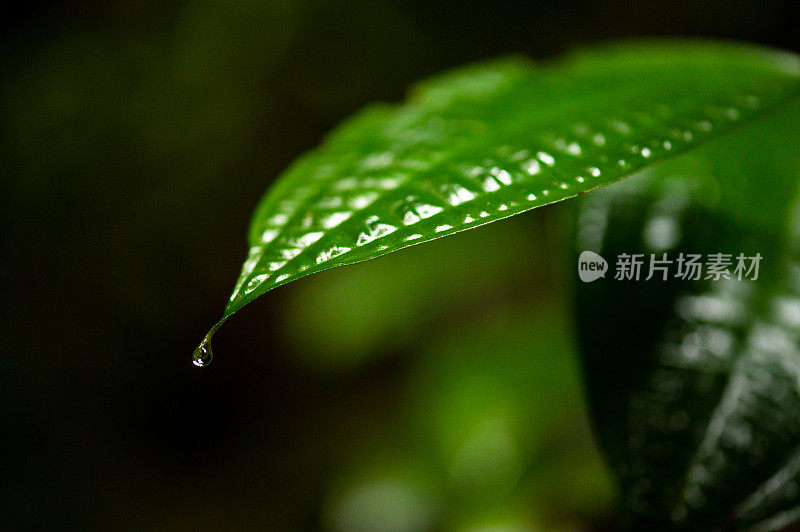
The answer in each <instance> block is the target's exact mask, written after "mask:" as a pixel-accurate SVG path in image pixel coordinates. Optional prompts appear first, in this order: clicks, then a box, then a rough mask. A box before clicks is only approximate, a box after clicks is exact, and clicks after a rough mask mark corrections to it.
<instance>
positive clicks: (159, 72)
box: [0, 0, 800, 529]
mask: <svg viewBox="0 0 800 532" xmlns="http://www.w3.org/2000/svg"><path fill="white" fill-rule="evenodd" d="M793 3H794V2H789V1H787V2H773V3H768V2H764V1H763V0H745V1H730V0H695V1H686V2H653V1H638V2H618V1H617V2H615V1H607V0H602V1H576V0H566V1H560V2H552V3H547V2H518V1H507V2H506V1H502V0H492V1H491V2H489V1H487V2H478V1H473V2H468V3H466V2H461V3H451V2H438V1H435V0H425V1H415V2H400V1H390V0H363V1H361V0H336V1H328V0H321V1H311V0H308V1H303V0H299V1H296V2H287V3H282V2H257V1H255V0H243V1H237V2H199V3H195V2H170V1H143V2H117V1H93V2H90V1H86V2H26V3H20V4H18V5H17V6H16V10H13V11H10V12H8V13H6V14H5V15H4V17H3V20H2V26H3V32H2V38H1V39H0V42H1V43H2V45H1V46H2V49H1V51H0V162H2V173H3V177H2V185H0V194H1V195H0V228H2V232H0V235H1V238H0V244H1V245H2V254H3V255H2V263H1V265H0V275H1V276H2V280H3V290H2V293H3V296H4V299H5V301H4V304H3V309H2V336H0V338H2V341H0V345H2V355H1V356H0V404H1V405H2V406H0V431H1V432H0V438H2V439H1V440H0V441H2V444H3V446H4V447H5V450H4V451H3V453H2V460H0V486H1V487H0V501H2V502H1V503H0V504H2V508H0V521H2V522H3V523H4V524H5V525H11V526H10V527H11V528H26V529H30V528H37V527H41V528H48V529H53V528H56V529H62V528H79V529H198V528H203V529H205V528H208V529H251V528H258V529H298V528H301V529H315V528H318V527H320V526H323V527H326V528H333V529H336V528H343V527H344V528H346V527H345V526H344V525H343V524H342V523H344V524H347V523H349V525H348V526H349V527H350V528H351V529H357V525H358V522H360V521H358V519H362V521H363V523H362V525H363V526H364V527H366V528H367V529H368V528H370V527H373V528H374V527H375V526H378V525H377V524H376V523H379V521H370V520H369V519H373V518H374V519H379V517H374V516H375V515H378V516H379V515H384V514H385V515H389V516H392V515H394V514H392V513H391V512H392V511H395V510H396V509H392V508H390V509H389V510H386V508H385V507H380V504H384V503H385V502H386V501H385V499H382V498H381V496H380V493H384V495H385V494H386V493H396V492H392V491H391V490H389V491H384V492H380V490H378V492H379V495H377V496H375V497H373V498H370V496H369V495H367V496H365V497H362V498H361V499H359V498H358V497H357V496H353V497H355V498H353V497H351V499H348V498H347V497H348V495H347V494H348V493H350V494H351V495H352V492H348V489H349V487H352V486H358V485H359V482H361V481H362V480H363V478H372V479H375V478H392V479H398V478H399V479H401V480H403V481H404V482H405V481H407V483H406V484H401V487H402V486H406V487H408V486H411V487H410V488H408V489H409V491H408V492H403V493H405V494H406V495H408V496H409V497H410V499H409V501H410V502H408V504H405V505H403V504H401V505H400V506H401V507H402V508H401V509H400V510H397V511H401V513H402V512H406V514H407V515H406V514H404V515H406V517H407V518H409V519H411V518H414V516H416V518H419V522H417V521H414V520H413V519H412V520H411V521H409V522H407V523H406V524H407V525H408V527H409V528H413V526H412V525H415V523H416V524H420V523H422V524H421V525H420V526H418V527H417V528H418V529H425V528H429V527H445V528H447V527H450V528H452V527H458V526H466V525H467V524H470V523H473V521H475V522H478V521H480V523H486V522H488V521H487V519H488V520H492V519H493V520H496V521H497V522H498V523H500V522H503V523H505V522H506V521H504V520H507V521H508V523H511V524H517V525H519V526H527V527H533V526H542V527H550V526H556V525H558V526H565V525H569V526H573V527H580V528H590V529H601V528H609V527H613V526H614V524H615V523H616V510H615V506H614V492H613V487H612V486H611V484H610V481H609V477H608V473H607V472H606V471H605V469H604V467H603V465H602V462H601V461H600V459H599V457H598V456H597V453H596V451H595V450H594V449H593V446H592V443H591V437H590V435H589V432H588V429H587V421H586V415H585V411H584V407H583V405H582V401H581V393H582V392H581V390H580V382H579V378H578V375H579V373H578V369H577V366H578V365H577V362H576V358H575V356H574V351H573V350H572V347H571V345H566V344H570V343H571V342H570V341H569V340H568V337H569V335H570V333H569V331H568V329H567V328H565V327H566V326H565V325H563V324H561V322H560V321H559V323H557V324H550V322H547V321H546V318H547V317H542V315H541V314H542V311H541V308H542V307H543V306H544V304H545V303H550V304H553V305H557V304H558V302H559V301H561V300H563V299H564V298H565V294H564V292H563V290H562V289H561V288H559V286H560V285H559V283H558V282H555V281H554V279H557V278H558V277H559V274H558V273H557V263H556V261H555V259H554V258H553V253H551V252H550V245H549V244H548V238H544V239H542V238H539V235H541V234H542V233H544V234H547V233H548V231H552V232H557V229H554V227H556V226H557V225H558V224H557V223H555V222H554V221H553V218H555V217H557V216H555V215H544V214H536V215H535V216H534V215H525V216H522V217H519V218H520V219H519V220H512V221H509V222H506V223H504V224H496V225H502V226H503V227H501V228H500V229H499V230H498V229H495V228H493V227H490V228H485V229H481V230H477V231H473V232H470V233H475V234H474V235H473V234H465V235H461V236H459V237H456V238H453V239H446V241H441V242H436V243H433V244H431V245H430V246H423V247H421V248H420V249H419V250H417V249H414V250H409V251H405V252H401V253H399V254H397V255H392V256H389V257H387V258H384V259H381V260H378V261H375V263H374V265H371V264H366V265H359V266H355V267H352V268H346V269H343V270H341V271H340V272H337V271H334V272H327V273H324V274H321V275H319V276H316V277H315V278H313V279H309V280H303V281H300V282H298V283H295V284H293V285H292V286H289V287H287V288H282V289H280V290H277V291H276V292H274V293H272V294H269V295H267V296H266V297H264V298H262V300H260V301H259V302H257V303H255V304H253V305H251V306H250V307H248V309H247V310H246V311H244V312H242V313H241V315H240V316H238V317H236V318H234V319H232V320H231V321H230V322H229V324H228V325H226V326H225V328H223V329H222V331H221V332H220V333H219V334H218V336H217V338H216V340H215V346H214V347H215V351H216V353H217V359H216V360H215V362H214V364H213V365H212V366H211V367H210V368H204V369H198V368H195V367H193V366H192V365H191V363H190V355H191V352H192V350H193V348H194V346H195V345H196V343H197V341H198V340H199V339H200V338H201V337H202V336H203V334H204V333H205V332H206V330H207V328H208V327H209V326H210V325H211V324H212V323H213V322H214V321H215V320H216V318H217V317H218V316H219V315H220V313H221V311H222V308H223V306H224V303H225V301H226V299H227V296H228V294H229V291H230V289H231V288H232V286H233V283H234V281H235V278H236V276H237V274H238V271H239V267H240V264H241V260H242V259H243V257H244V253H245V250H246V249H245V248H246V245H245V234H246V228H247V224H248V221H249V216H250V213H251V212H252V210H253V208H254V206H255V204H256V202H257V201H258V199H259V197H260V196H261V194H262V193H263V192H264V190H266V188H267V186H268V185H269V184H270V183H271V182H272V181H273V179H275V177H276V176H277V175H278V174H279V173H280V171H281V170H282V169H283V168H285V167H286V165H287V164H288V163H289V162H290V161H291V160H292V159H294V158H295V157H297V156H298V155H299V154H301V153H302V152H304V151H305V150H307V149H309V148H311V147H313V146H314V145H315V144H316V143H318V142H319V140H320V139H321V137H322V135H323V134H324V133H325V132H326V131H328V130H329V129H330V128H331V127H333V126H334V125H335V124H336V123H337V122H338V121H340V120H341V119H342V118H344V117H346V116H347V115H349V114H350V113H352V112H354V111H355V110H357V109H358V108H360V107H361V106H363V105H364V104H366V103H368V102H371V101H375V100H384V101H397V100H400V99H401V98H402V96H403V94H404V90H405V88H406V87H407V86H408V85H409V84H410V83H411V82H413V81H415V80H417V79H419V78H421V77H424V76H426V75H430V74H433V73H436V72H438V71H440V70H442V69H444V68H448V67H452V66H456V65H460V64H463V63H467V62H471V61H475V60H478V59H481V58H487V57H492V56H496V55H502V54H507V53H514V52H518V53H524V54H527V55H530V56H532V57H535V58H542V59H546V58H549V57H552V56H555V55H558V54H559V53H561V52H563V51H565V50H568V49H570V48H571V47H573V46H575V45H576V44H580V43H587V42H591V41H596V40H605V39H611V38H618V37H640V36H668V35H696V36H715V37H725V38H735V39H740V40H748V41H754V42H759V43H764V44H768V45H774V46H778V47H782V48H786V49H790V50H795V51H797V50H800V32H798V30H797V28H798V27H800V18H798V16H797V15H796V13H795V12H794V11H793V10H792V9H791V8H792V5H793ZM534 237H536V238H534ZM553 238H554V239H557V237H553ZM449 240H452V241H453V242H449ZM425 248H430V249H429V250H426V249H425ZM453 256H468V257H471V258H470V259H465V260H463V261H460V262H459V263H458V264H457V265H454V261H453V260H451V258H452V257H453ZM562 310H563V309H562ZM563 313H564V314H565V315H566V313H567V312H566V311H564V312H563ZM546 314H548V315H549V314H550V313H546ZM556 314H558V313H556ZM537 316H538V318H537ZM539 318H541V319H543V320H545V322H544V323H546V324H549V325H552V327H550V328H549V329H548V330H549V331H550V332H551V333H552V334H551V335H550V336H552V338H551V337H550V336H548V335H547V334H546V332H547V331H546V330H545V329H547V327H549V325H547V327H546V326H545V325H541V324H538V325H537V324H532V321H536V323H539V321H541V320H540V319H539ZM537 320H539V321H537ZM563 321H566V320H563ZM553 331H556V332H553ZM534 338H536V340H535V341H534V340H533V339H534ZM542 338H544V339H542ZM564 338H567V340H565V339H564ZM498 344H502V345H503V346H505V347H504V348H502V349H500V348H496V347H495V346H497V345H498ZM509 346H510V347H509ZM554 346H555V347H554ZM531 352H533V353H544V354H543V355H541V356H539V357H538V358H537V356H531V355H530V353H531ZM529 359H532V360H535V361H536V362H535V363H531V364H528V361H529ZM493 364H495V365H493ZM526 364H527V365H526ZM509 367H510V368H512V369H511V370H510V371H508V368H509ZM464 368H467V369H464ZM469 371H471V373H469V374H468V375H465V374H464V372H469ZM504 379H505V380H504ZM495 388H498V389H500V390H501V392H500V393H499V395H502V394H503V393H506V392H507V391H508V390H509V389H511V390H512V391H513V393H511V392H509V394H508V397H506V398H505V399H506V402H505V403H503V406H502V408H501V407H499V406H497V405H494V404H488V403H487V404H486V405H484V406H482V407H480V408H478V410H480V411H481V412H484V411H485V412H491V413H493V414H492V415H495V417H492V416H490V415H489V414H487V416H488V417H487V418H486V419H492V420H495V421H497V420H498V419H499V420H504V421H502V423H501V422H498V423H500V424H499V425H497V424H494V425H492V424H489V425H486V424H485V423H484V421H485V420H483V421H481V420H478V419H477V418H474V416H473V417H470V416H472V413H471V412H472V411H474V410H475V409H474V408H472V407H473V406H474V404H473V403H472V402H471V401H473V400H475V401H477V400H479V399H478V398H482V397H484V396H486V395H487V393H488V395H492V394H491V392H487V390H489V391H491V390H494V389H495ZM532 390H535V391H532ZM451 392H452V393H451ZM448 394H449V395H448ZM480 400H483V399H480ZM481 404H483V403H481ZM519 404H524V405H525V408H522V409H520V408H518V405H519ZM442 405H444V406H442ZM464 405H470V406H469V408H467V407H465V406H464ZM509 405H511V406H509ZM565 405H566V406H565ZM461 407H463V408H464V411H463V412H462V411H461V410H459V408H461ZM483 407H485V408H484V410H481V408H483ZM559 408H561V409H562V410H559ZM497 412H501V413H502V415H500V414H497ZM542 412H556V413H551V414H542ZM481 419H483V418H481ZM508 420H516V421H513V422H512V421H508ZM505 422H508V423H509V425H508V426H506V425H503V423H505ZM482 423H484V424H482ZM487 426H488V427H490V428H489V429H486V430H484V432H480V431H481V430H483V429H481V427H484V428H485V427H487ZM519 426H524V427H525V428H524V429H519V428H518V427H519ZM464 427H466V428H464ZM476 427H477V428H476ZM498 427H499V428H498ZM503 427H505V428H508V427H512V429H513V430H511V429H509V430H511V434H512V437H510V439H503V438H504V437H505V436H503V435H505V434H506V432H504V431H505V429H504V428H503ZM473 429H475V430H477V431H478V432H475V430H473ZM470 431H472V432H470ZM475 434H479V435H480V434H484V435H488V436H487V437H488V440H486V441H488V442H489V443H488V444H487V443H486V442H485V441H484V444H486V445H488V447H487V448H489V449H490V450H492V449H493V451H492V452H495V453H496V454H495V455H492V456H495V458H497V460H499V462H498V463H500V465H501V466H503V464H511V465H509V468H510V469H509V471H512V470H513V471H514V472H513V473H509V474H508V475H506V476H503V474H495V476H494V477H492V474H494V473H492V472H491V471H494V470H495V469H497V468H496V467H495V466H496V465H497V464H496V463H494V462H491V461H490V462H488V465H487V466H486V467H487V469H486V470H481V469H480V468H477V469H475V470H474V471H472V470H469V471H466V473H464V472H463V471H462V472H458V471H461V470H458V469H457V467H456V466H455V465H453V464H455V463H456V462H457V461H458V460H459V458H458V457H459V456H462V455H461V454H459V452H461V450H463V448H465V449H467V450H469V449H473V447H474V445H477V444H475V441H477V440H474V439H470V438H473V436H474V435H475ZM470 435H472V436H470ZM498 435H500V436H503V437H500V436H498ZM515 438H516V439H515ZM479 439H480V438H479ZM462 440H464V441H467V442H472V443H468V444H467V445H466V447H463V446H461V444H462V443H464V442H463V441H462ZM507 440H508V441H507ZM509 441H510V442H512V443H513V444H514V446H511V447H509V445H511V444H509V443H508V442H509ZM459 442H460V443H459ZM498 442H499V443H498ZM564 442H568V444H566V445H565V443H564ZM470 445H473V447H470ZM462 447H463V448H462ZM478 448H479V449H480V448H482V447H480V446H478ZM473 450H474V449H473ZM512 451H513V452H512ZM515 453H516V454H515ZM489 454H491V453H489ZM512 455H513V459H511V458H509V457H510V456H512ZM466 456H467V458H469V453H467V455H466ZM477 456H478V457H479V458H480V457H485V456H487V452H485V451H480V452H479V453H478V455H477ZM462 458H463V456H462ZM453 460H456V462H453ZM470 460H472V459H470ZM470 460H468V463H469V464H474V460H472V461H470ZM503 460H506V461H505V462H504V461H503ZM457 463H461V462H457ZM576 464H578V465H576ZM458 467H460V466H458ZM453 468H456V469H453ZM497 470H501V471H505V470H503V469H502V467H500V468H499V469H497ZM454 471H455V472H454ZM487 471H489V472H488V473H487ZM462 473H463V474H462ZM370 475H371V476H370ZM381 475H383V476H381ZM489 477H491V478H493V479H499V480H497V484H496V485H495V484H493V482H495V480H492V482H488V481H487V482H483V480H485V478H489ZM443 479H444V480H443ZM454 479H455V480H454ZM465 479H466V480H465ZM476 479H477V480H476ZM484 484H486V485H484ZM372 486H373V487H374V486H375V485H374V484H373V485H372ZM392 486H394V487H395V488H396V487H397V486H396V485H392ZM454 486H455V487H454ZM384 487H385V486H384ZM393 489H394V488H393ZM415 490H416V491H415ZM368 491H369V490H367V491H365V492H363V493H367V492H368ZM401 492H402V490H401ZM363 493H362V494H363ZM370 493H371V492H370ZM388 498H389V499H391V500H393V501H395V502H397V501H398V500H402V497H388ZM343 500H344V501H345V502H342V501H343ZM348 500H349V501H350V503H351V506H347V504H348V503H347V501H348ZM353 501H356V502H353ZM365 501H366V502H365ZM370 501H372V502H370ZM376 501H377V502H376ZM358 504H361V505H362V506H358ZM370 504H373V505H377V506H378V507H380V508H383V510H381V509H380V508H378V509H376V508H374V507H372V506H370ZM353 505H355V506H353ZM476 507H477V508H480V509H481V511H476V510H475V508H476ZM353 508H355V509H353ZM359 508H360V510H359ZM483 509H485V511H483ZM381 512H384V513H383V514H381ZM387 512H388V513H387ZM415 512H416V513H415ZM364 515H366V516H367V517H364ZM343 516H344V517H343ZM354 516H355V517H354ZM370 516H372V517H370ZM408 516H411V517H408ZM487 516H488V517H487ZM364 519H366V520H365V521H364ZM398 522H401V521H398V520H395V523H398ZM354 523H355V524H354Z"/></svg>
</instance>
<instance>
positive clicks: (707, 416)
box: [577, 105, 800, 530]
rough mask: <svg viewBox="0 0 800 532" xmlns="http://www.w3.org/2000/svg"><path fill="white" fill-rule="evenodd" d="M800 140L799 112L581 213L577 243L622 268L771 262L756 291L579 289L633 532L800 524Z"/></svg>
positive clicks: (614, 192)
mask: <svg viewBox="0 0 800 532" xmlns="http://www.w3.org/2000/svg"><path fill="white" fill-rule="evenodd" d="M798 141H800V106H798V105H794V106H792V107H791V108H789V109H787V110H786V111H785V112H784V113H782V114H781V115H780V116H775V117H769V118H767V119H765V120H761V121H758V122H756V123H754V124H752V125H750V126H749V127H747V128H745V129H744V130H743V131H742V132H740V133H738V134H736V135H734V136H733V138H730V139H724V140H722V141H720V142H717V143H715V144H714V145H713V146H709V147H708V149H701V150H699V151H698V152H696V153H695V154H692V155H691V156H690V157H689V158H690V159H694V161H692V160H688V161H675V162H672V163H671V164H665V165H658V166H656V167H654V168H653V171H651V172H645V173H642V174H640V175H636V176H633V177H631V178H630V180H629V182H625V183H619V184H616V185H613V186H611V187H608V188H607V189H605V190H602V191H599V192H598V193H597V195H596V197H594V198H587V199H586V201H585V202H584V204H583V206H582V208H581V214H580V216H579V218H578V220H579V221H578V242H577V249H578V250H579V251H582V250H585V249H589V250H592V251H595V252H597V253H600V254H601V255H604V256H606V257H608V258H609V260H610V261H611V262H616V257H618V256H619V255H620V253H643V254H645V256H646V257H649V254H650V253H656V255H657V256H660V254H661V253H663V252H669V254H670V255H669V256H670V257H671V258H672V259H673V260H674V259H675V258H676V257H677V256H678V254H679V253H704V254H705V253H732V254H733V256H734V257H735V256H737V255H738V254H740V253H742V254H744V255H745V256H748V257H752V256H756V254H760V256H761V260H762V264H761V265H760V267H759V272H758V276H757V281H756V280H744V281H740V280H736V278H735V277H732V278H731V280H729V281H725V280H722V281H720V282H712V281H709V280H706V279H708V277H707V276H705V277H703V278H702V280H697V281H690V282H686V281H675V280H672V279H671V280H670V282H664V281H662V280H661V279H659V277H658V274H657V275H656V277H655V278H654V280H652V281H649V282H647V281H644V278H642V282H619V281H617V280H615V279H614V278H613V275H610V274H609V275H608V276H607V277H606V278H605V279H599V280H597V281H595V282H594V283H592V284H583V283H579V286H578V287H577V295H578V298H577V301H578V306H577V315H578V317H579V320H578V324H579V331H580V332H579V335H578V336H579V339H580V344H581V347H582V351H583V355H584V363H585V369H586V376H587V382H588V385H589V399H590V404H591V406H592V412H593V417H594V421H595V426H596V428H597V432H598V436H599V441H600V443H601V444H602V446H603V448H604V450H605V452H606V453H607V455H608V456H609V458H610V460H611V464H612V466H613V468H614V470H615V473H616V476H617V478H618V479H619V481H620V484H621V492H622V508H623V511H624V515H625V522H626V523H627V524H628V525H629V526H633V527H648V526H658V527H662V526H672V527H687V526H688V527H702V528H709V529H717V528H722V527H730V528H733V529H737V530H738V529H748V528H749V527H753V528H754V529H759V530H779V529H783V528H784V527H786V526H789V525H792V524H793V523H795V522H796V521H797V519H798V515H797V510H796V507H797V505H798V502H799V499H798V494H797V490H795V489H792V488H790V486H792V485H796V482H797V480H798V478H800V469H799V468H798V466H797V457H796V455H797V445H798V438H800V427H798V424H797V421H796V420H797V410H798V408H800V384H798V383H800V380H798V379H799V378H800V364H799V363H798V361H800V354H798V351H797V345H796V344H797V338H798V320H797V319H796V316H797V314H796V311H797V310H798V306H797V305H798V304H797V296H796V291H797V286H798V284H797V271H798V270H797V266H796V258H795V257H796V252H797V241H796V239H797V233H798V230H797V205H796V202H797V192H798V175H800V158H798V154H797V152H796V150H794V148H793V147H792V146H794V145H796V144H797V142H798ZM698 170H699V171H698ZM732 186H733V188H734V189H736V190H737V192H736V193H734V194H725V193H724V191H725V190H727V189H728V188H729V187H732ZM754 198H759V200H760V201H754ZM673 272H674V270H673ZM643 274H644V272H643ZM642 314H646V315H647V317H648V319H647V320H641V318H640V316H641V315H642ZM632 324H636V326H635V327H632V326H631V325H632Z"/></svg>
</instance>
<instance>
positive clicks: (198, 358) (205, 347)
mask: <svg viewBox="0 0 800 532" xmlns="http://www.w3.org/2000/svg"><path fill="white" fill-rule="evenodd" d="M213 359H214V352H213V351H211V345H210V343H209V338H208V337H206V338H204V339H203V341H202V342H200V345H198V346H197V349H195V350H194V354H193V355H192V364H194V365H195V366H197V367H198V368H202V367H203V366H208V365H209V364H211V361H212V360H213Z"/></svg>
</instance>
